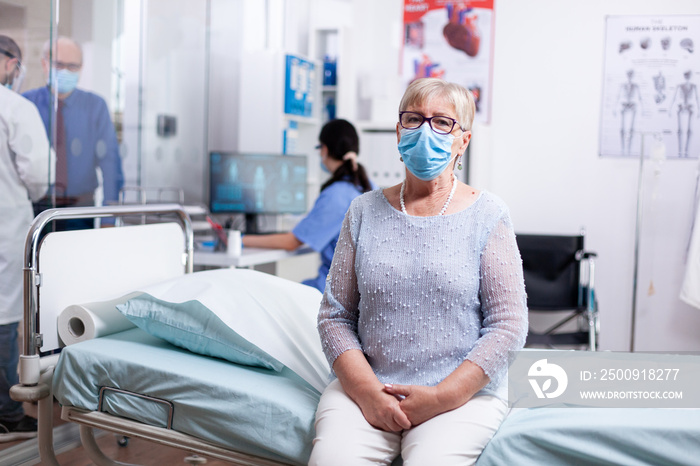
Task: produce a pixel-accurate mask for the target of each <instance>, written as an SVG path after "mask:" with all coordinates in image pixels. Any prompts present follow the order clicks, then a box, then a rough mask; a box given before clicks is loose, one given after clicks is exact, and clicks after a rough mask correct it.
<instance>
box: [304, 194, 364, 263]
mask: <svg viewBox="0 0 700 466" xmlns="http://www.w3.org/2000/svg"><path fill="white" fill-rule="evenodd" d="M359 195H360V192H359V191H358V190H357V188H356V187H355V186H354V185H353V184H352V183H348V182H336V183H333V184H332V185H330V186H329V187H328V188H326V189H324V190H323V191H321V194H320V195H319V196H318V198H317V199H316V202H315V203H314V206H313V208H312V209H311V211H310V212H309V213H308V214H307V215H306V217H304V218H303V219H302V220H301V221H300V222H299V223H298V224H297V226H296V227H295V228H294V229H293V230H292V233H293V234H294V236H296V237H297V239H298V240H299V241H301V242H302V243H306V244H308V245H309V246H310V247H311V248H312V249H313V250H314V251H318V252H321V251H322V250H323V249H324V248H325V247H327V246H328V245H329V244H330V243H331V241H333V240H335V239H337V238H338V235H339V234H340V227H341V226H342V224H343V219H344V218H345V213H346V212H347V210H348V207H350V203H351V202H352V200H353V199H355V198H356V197H357V196H359Z"/></svg>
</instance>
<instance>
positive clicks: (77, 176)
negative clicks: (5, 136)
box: [24, 37, 124, 229]
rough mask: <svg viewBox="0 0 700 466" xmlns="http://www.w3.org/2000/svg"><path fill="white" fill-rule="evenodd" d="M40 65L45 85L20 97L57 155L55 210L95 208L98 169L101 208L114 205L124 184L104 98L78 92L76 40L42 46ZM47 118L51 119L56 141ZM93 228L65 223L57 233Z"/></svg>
mask: <svg viewBox="0 0 700 466" xmlns="http://www.w3.org/2000/svg"><path fill="white" fill-rule="evenodd" d="M52 47H53V48H52ZM41 64H42V67H43V69H44V75H45V77H46V80H47V86H44V87H40V88H38V89H33V90H31V91H28V92H26V93H25V94H24V96H25V97H26V98H27V99H29V100H31V101H32V102H34V104H35V105H36V106H37V108H38V109H39V113H40V114H41V118H42V120H43V121H44V126H45V127H46V132H47V135H48V136H49V139H50V140H51V143H52V146H53V147H54V148H55V150H56V184H55V192H56V198H57V200H56V206H57V207H73V206H86V205H94V204H95V197H94V193H95V189H96V188H97V187H98V177H97V170H98V169H99V170H100V171H101V172H102V183H103V186H102V187H103V204H105V205H106V204H110V203H115V202H116V201H117V200H118V197H119V190H120V189H121V188H122V186H123V185H124V175H123V173H122V162H121V158H120V156H119V145H118V143H117V136H116V134H115V131H114V125H113V124H112V121H111V119H110V116H109V110H108V109H107V104H106V102H105V101H104V99H103V98H102V97H100V96H98V95H96V94H93V93H91V92H87V91H83V90H80V89H78V88H77V84H78V80H79V79H80V71H81V70H82V66H83V53H82V49H81V48H80V46H79V45H78V43H76V42H75V41H74V40H72V39H69V38H67V37H59V38H58V39H56V40H55V41H54V42H53V43H51V42H47V43H46V44H45V45H44V49H43V52H42V59H41ZM55 97H58V98H57V99H55ZM56 102H57V108H54V105H56ZM50 114H52V115H54V119H55V121H54V122H53V124H54V125H55V127H56V131H55V140H54V137H53V136H52V130H51V125H50V124H51V119H50V118H49V116H50ZM46 204H47V203H46V202H43V203H42V205H41V206H38V207H37V206H35V207H37V208H36V209H35V210H36V212H37V213H38V212H39V211H41V210H42V208H44V207H48V205H46ZM48 204H50V203H48ZM91 226H92V220H87V221H86V220H69V221H67V222H66V223H65V224H59V226H58V229H81V228H90V227H91Z"/></svg>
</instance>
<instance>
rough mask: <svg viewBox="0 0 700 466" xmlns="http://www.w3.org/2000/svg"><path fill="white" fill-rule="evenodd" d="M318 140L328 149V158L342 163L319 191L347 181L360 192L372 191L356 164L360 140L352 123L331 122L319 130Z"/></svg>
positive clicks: (360, 165) (362, 169)
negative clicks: (338, 182) (337, 182)
mask: <svg viewBox="0 0 700 466" xmlns="http://www.w3.org/2000/svg"><path fill="white" fill-rule="evenodd" d="M318 140H319V141H320V142H321V143H322V144H323V145H325V146H326V147H327V148H328V156H329V157H331V158H332V159H335V160H339V161H341V162H343V164H342V165H340V166H339V167H338V168H337V169H336V170H335V172H333V174H332V175H331V177H330V179H329V180H328V181H326V182H325V183H324V184H323V186H321V191H323V190H324V189H326V188H327V187H328V186H330V185H332V184H333V183H335V182H336V181H349V182H351V183H352V184H354V185H355V186H357V187H358V188H360V189H361V190H362V192H367V191H371V190H372V184H371V183H370V182H369V178H368V177H367V172H366V171H365V168H364V167H363V166H362V164H360V163H358V162H357V157H358V155H359V153H360V140H359V137H358V136H357V131H356V130H355V127H354V126H353V125H352V123H350V122H349V121H347V120H340V119H339V120H331V121H329V122H328V123H326V124H325V125H324V126H323V128H322V129H321V134H320V135H319V136H318Z"/></svg>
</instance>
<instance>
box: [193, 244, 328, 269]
mask: <svg viewBox="0 0 700 466" xmlns="http://www.w3.org/2000/svg"><path fill="white" fill-rule="evenodd" d="M315 252H316V251H314V250H313V249H311V248H310V247H308V246H302V247H300V248H299V249H295V250H294V251H286V250H284V249H267V248H243V250H242V251H241V255H240V256H238V257H233V256H229V255H228V253H226V252H211V251H195V252H194V265H195V266H205V267H219V268H223V267H248V268H253V267H255V266H256V265H261V264H269V263H276V262H279V261H281V260H282V259H288V258H291V257H298V256H303V255H307V254H314V253H315Z"/></svg>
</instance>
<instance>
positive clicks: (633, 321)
mask: <svg viewBox="0 0 700 466" xmlns="http://www.w3.org/2000/svg"><path fill="white" fill-rule="evenodd" d="M648 135H653V136H654V137H656V138H659V137H660V136H661V133H658V132H646V133H642V145H641V150H640V154H639V175H638V177H637V219H636V221H635V227H634V274H633V276H632V319H631V334H630V352H631V353H634V349H635V346H634V344H635V341H634V337H635V335H634V334H635V330H636V327H637V288H638V285H639V282H638V278H639V242H640V237H641V229H642V212H643V210H644V209H643V203H642V191H643V189H642V188H643V175H644V140H645V139H646V136H648Z"/></svg>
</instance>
